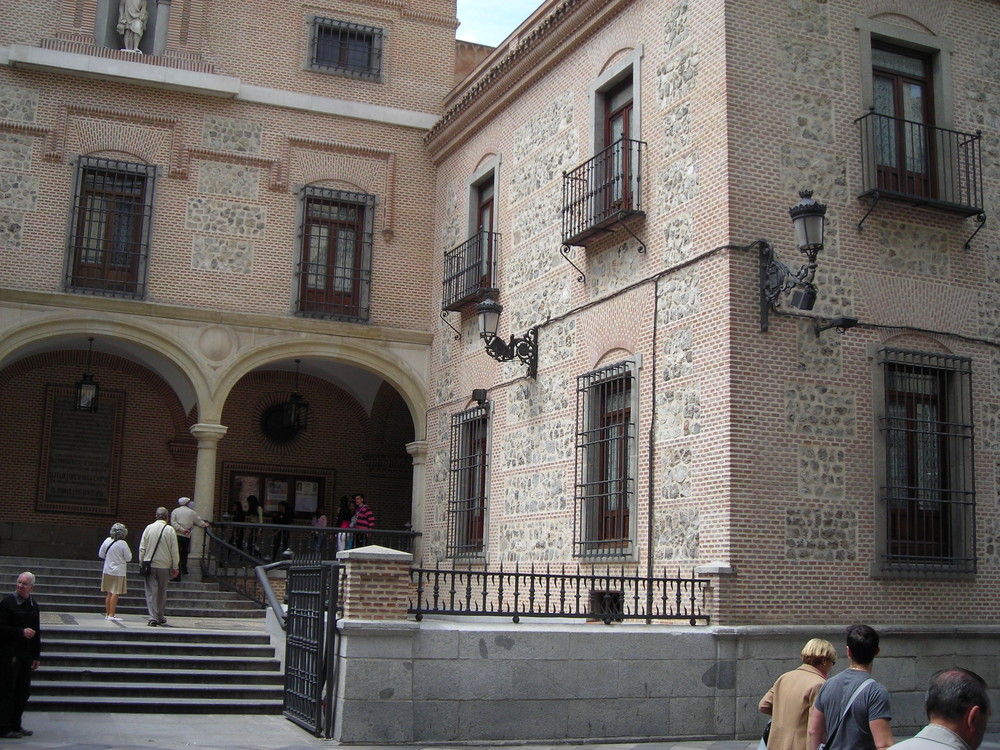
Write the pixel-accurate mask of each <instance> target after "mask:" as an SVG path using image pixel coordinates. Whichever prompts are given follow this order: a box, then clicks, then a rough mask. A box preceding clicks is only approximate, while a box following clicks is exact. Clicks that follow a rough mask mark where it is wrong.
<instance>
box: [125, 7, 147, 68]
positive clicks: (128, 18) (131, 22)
mask: <svg viewBox="0 0 1000 750" xmlns="http://www.w3.org/2000/svg"><path fill="white" fill-rule="evenodd" d="M148 19H149V11H148V10H147V8H146V0H118V33H119V34H121V35H122V44H124V45H125V46H123V47H122V49H123V50H125V51H126V52H137V53H138V54H140V55H141V54H142V52H140V51H139V41H140V40H141V39H142V33H143V32H144V31H145V30H146V21H147V20H148Z"/></svg>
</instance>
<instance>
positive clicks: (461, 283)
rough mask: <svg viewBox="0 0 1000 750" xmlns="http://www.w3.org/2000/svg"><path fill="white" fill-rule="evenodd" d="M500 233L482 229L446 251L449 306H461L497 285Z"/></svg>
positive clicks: (446, 299)
mask: <svg viewBox="0 0 1000 750" xmlns="http://www.w3.org/2000/svg"><path fill="white" fill-rule="evenodd" d="M499 251H500V235H499V234H498V233H496V232H487V231H486V230H483V229H480V230H479V231H478V232H476V234H474V235H473V236H472V237H470V238H469V239H468V240H466V241H465V242H463V243H462V244H461V245H459V246H458V247H456V248H454V249H453V250H450V251H448V252H447V253H445V255H444V293H443V296H442V300H443V305H442V307H443V308H444V309H445V310H461V309H462V307H463V306H464V305H466V304H468V303H469V302H471V301H473V300H476V299H478V298H479V294H480V292H482V291H483V290H485V289H492V288H494V287H495V286H496V257H497V254H498V253H499Z"/></svg>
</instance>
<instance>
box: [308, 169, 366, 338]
mask: <svg viewBox="0 0 1000 750" xmlns="http://www.w3.org/2000/svg"><path fill="white" fill-rule="evenodd" d="M302 214H303V222H302V255H301V260H300V263H299V299H298V303H297V311H298V314H300V315H304V316H311V317H319V318H340V319H345V320H353V321H365V320H368V316H369V312H370V310H369V299H370V293H371V256H372V239H373V227H374V214H375V196H373V195H365V194H363V193H349V192H344V191H342V190H329V189H325V188H316V187H306V188H305V189H304V190H303V192H302Z"/></svg>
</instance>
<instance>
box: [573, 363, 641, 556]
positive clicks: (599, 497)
mask: <svg viewBox="0 0 1000 750" xmlns="http://www.w3.org/2000/svg"><path fill="white" fill-rule="evenodd" d="M635 370H636V367H635V362H620V363H618V364H615V365H611V366H610V367H604V368H601V369H599V370H594V371H593V372H589V373H586V374H584V375H581V376H580V377H578V378H577V387H576V403H577V408H576V425H577V431H576V490H575V509H574V521H573V526H574V533H573V550H574V554H575V555H577V556H583V557H623V556H626V555H629V554H631V553H632V550H633V546H634V532H633V525H634V517H635V507H634V505H635V468H634V465H633V464H634V461H635V450H636V438H635V420H634V417H633V397H634V388H633V385H634V380H635Z"/></svg>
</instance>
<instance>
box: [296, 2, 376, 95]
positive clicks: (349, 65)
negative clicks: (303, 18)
mask: <svg viewBox="0 0 1000 750" xmlns="http://www.w3.org/2000/svg"><path fill="white" fill-rule="evenodd" d="M383 37H384V33H383V31H382V29H379V28H376V27H374V26H362V25H361V24H356V23H348V22H347V21H335V20H333V19H331V18H320V17H316V18H313V23H312V43H311V50H310V54H309V65H310V67H311V68H313V69H314V70H320V71H324V72H327V73H337V74H339V75H345V76H353V77H356V78H366V79H369V80H373V81H379V80H381V78H382V40H383Z"/></svg>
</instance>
